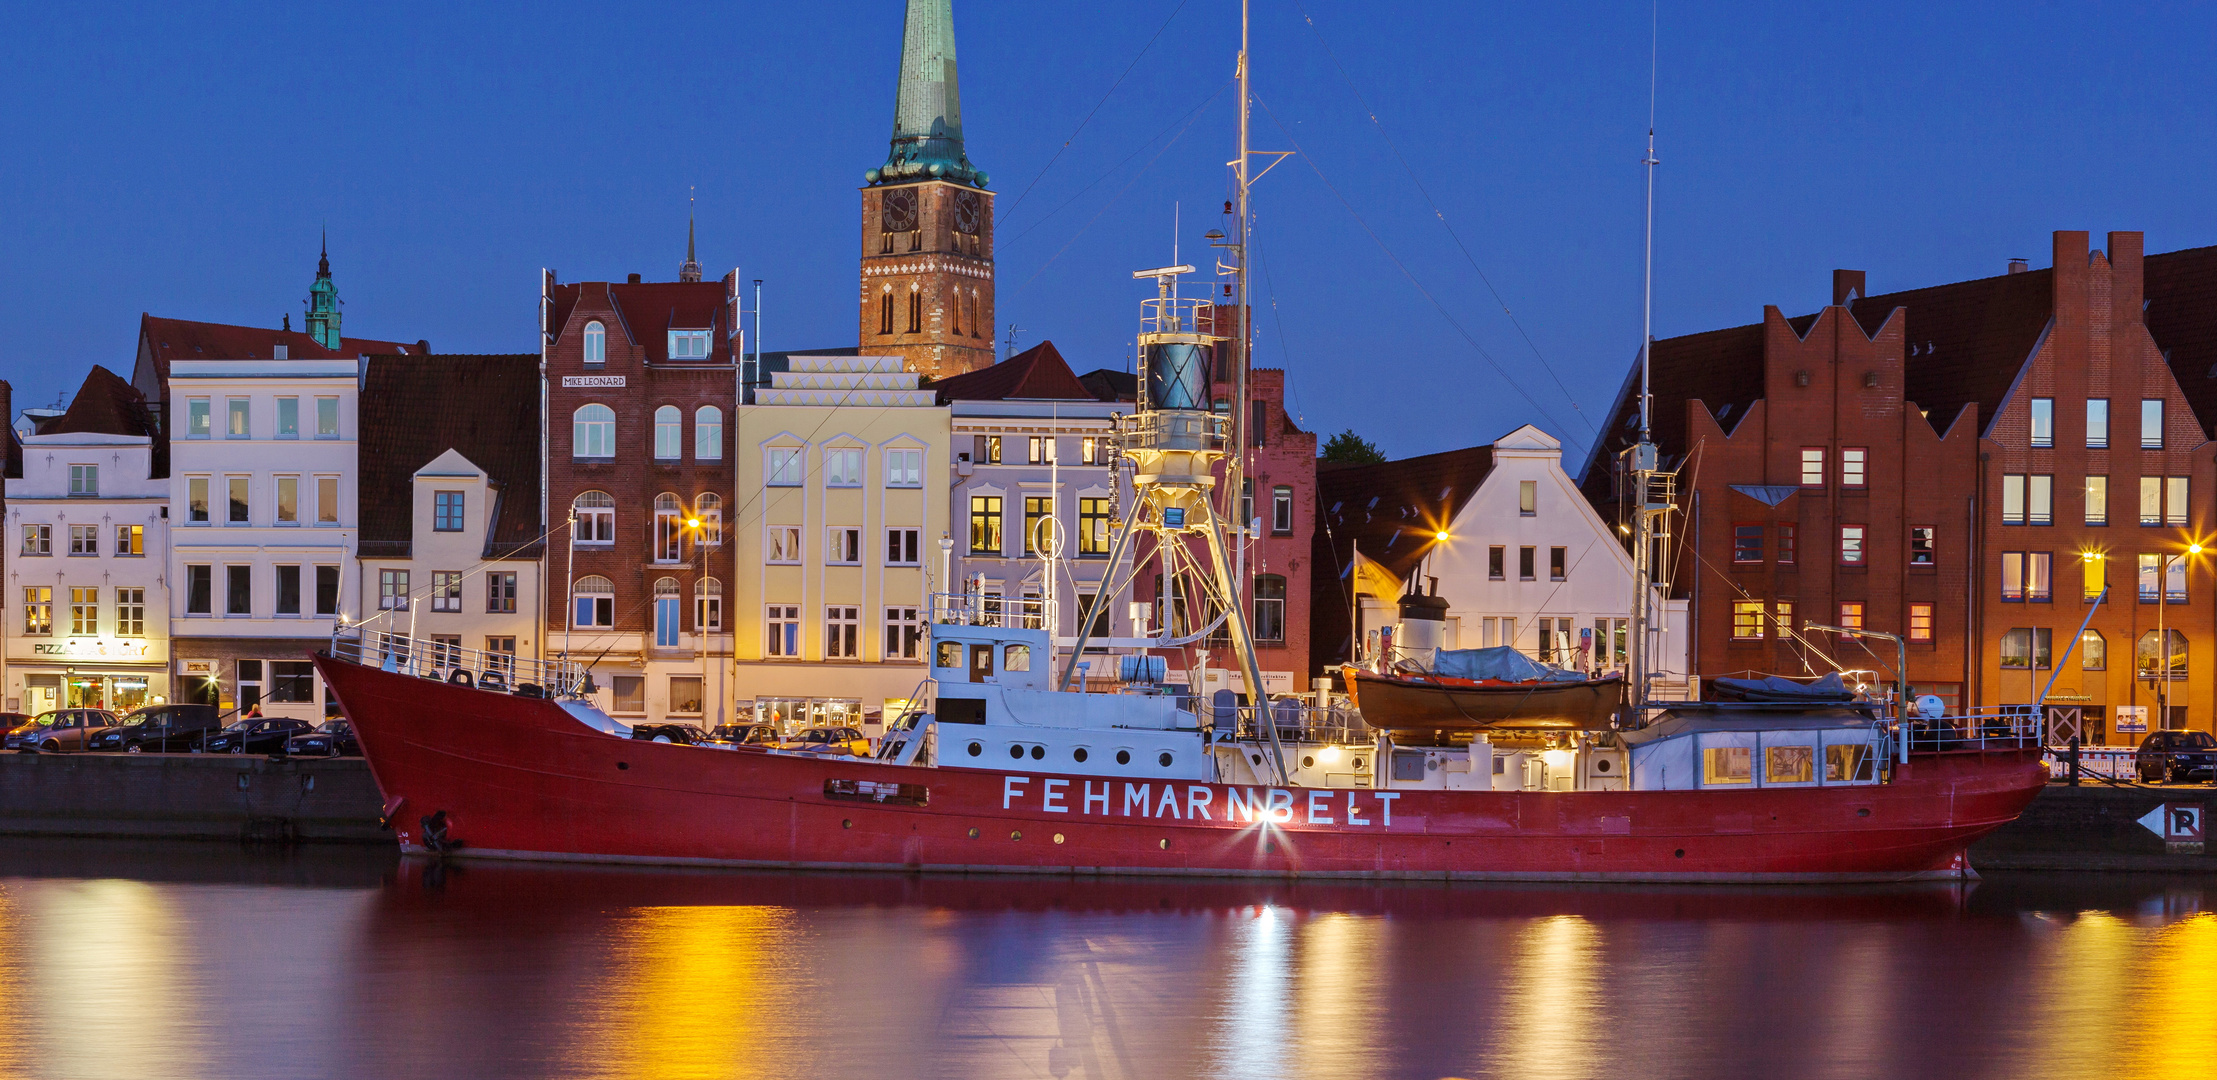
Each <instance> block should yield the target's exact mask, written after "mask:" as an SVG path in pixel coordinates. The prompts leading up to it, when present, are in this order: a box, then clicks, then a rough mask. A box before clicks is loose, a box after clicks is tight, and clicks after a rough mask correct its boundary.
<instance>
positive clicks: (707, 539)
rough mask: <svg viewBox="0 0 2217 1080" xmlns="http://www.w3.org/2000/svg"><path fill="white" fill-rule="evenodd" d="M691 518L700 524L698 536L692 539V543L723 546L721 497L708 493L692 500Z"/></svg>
mask: <svg viewBox="0 0 2217 1080" xmlns="http://www.w3.org/2000/svg"><path fill="white" fill-rule="evenodd" d="M693 517H694V518H695V519H697V520H698V521H699V522H700V523H701V525H700V529H699V531H698V535H696V536H695V537H694V539H693V542H694V543H696V544H706V545H708V546H709V547H722V546H724V500H723V497H722V496H720V495H717V494H715V493H714V492H709V493H707V494H704V495H702V496H701V497H700V498H698V499H695V500H693Z"/></svg>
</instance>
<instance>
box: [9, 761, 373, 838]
mask: <svg viewBox="0 0 2217 1080" xmlns="http://www.w3.org/2000/svg"><path fill="white" fill-rule="evenodd" d="M382 808H383V802H382V800H381V799H379V797H378V793H377V783H376V781H375V780H373V779H372V778H371V776H370V770H369V764H368V763H367V762H365V761H363V760H362V759H361V758H298V759H289V760H281V759H273V758H269V757H265V756H261V755H253V754H240V755H233V754H66V755H63V754H0V835H12V836H101V837H138V838H149V839H175V840H241V841H247V842H272V843H291V842H296V841H306V842H339V843H376V844H390V843H392V842H393V836H392V834H391V833H389V832H386V831H385V830H383V829H380V828H379V827H378V824H377V817H378V813H379V811H380V810H381V809H382Z"/></svg>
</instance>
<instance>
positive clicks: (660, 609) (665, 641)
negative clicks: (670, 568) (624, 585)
mask: <svg viewBox="0 0 2217 1080" xmlns="http://www.w3.org/2000/svg"><path fill="white" fill-rule="evenodd" d="M682 611H684V604H683V600H682V597H681V596H680V591H679V589H678V585H677V579H676V578H674V577H666V578H656V579H655V582H654V645H655V648H658V649H674V648H677V635H678V631H679V630H680V629H682V628H681V627H680V626H679V619H680V617H681V616H680V614H679V613H680V612H682Z"/></svg>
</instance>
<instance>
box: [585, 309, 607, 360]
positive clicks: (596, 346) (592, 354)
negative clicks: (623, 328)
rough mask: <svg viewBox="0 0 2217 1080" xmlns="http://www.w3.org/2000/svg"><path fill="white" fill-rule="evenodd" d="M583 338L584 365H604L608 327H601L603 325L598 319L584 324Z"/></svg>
mask: <svg viewBox="0 0 2217 1080" xmlns="http://www.w3.org/2000/svg"><path fill="white" fill-rule="evenodd" d="M584 338H585V351H584V357H585V362H586V363H588V364H595V365H598V364H605V363H607V362H608V327H606V326H603V325H602V324H601V322H600V320H598V319H595V320H593V321H592V322H589V323H586V324H585V335H584Z"/></svg>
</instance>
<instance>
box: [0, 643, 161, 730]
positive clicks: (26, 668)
mask: <svg viewBox="0 0 2217 1080" xmlns="http://www.w3.org/2000/svg"><path fill="white" fill-rule="evenodd" d="M11 644H13V643H11ZM14 651H16V652H17V654H18V655H16V656H14V657H12V658H11V659H10V660H9V663H8V681H9V685H8V688H7V694H6V697H7V699H8V705H9V707H10V710H11V711H16V712H25V713H30V714H32V715H34V716H35V715H37V714H39V713H42V712H49V711H52V710H54V709H106V710H108V711H109V712H112V713H116V714H118V715H121V714H123V713H127V712H130V711H131V710H133V709H137V708H141V707H143V706H147V705H159V704H162V703H163V702H166V701H168V700H169V673H168V670H167V667H168V665H167V663H166V661H167V657H165V656H163V655H162V654H161V647H160V644H159V643H158V642H154V641H148V640H134V639H117V640H109V639H100V638H71V639H69V640H66V641H33V642H25V643H22V646H21V647H19V648H17V649H16V650H14Z"/></svg>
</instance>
